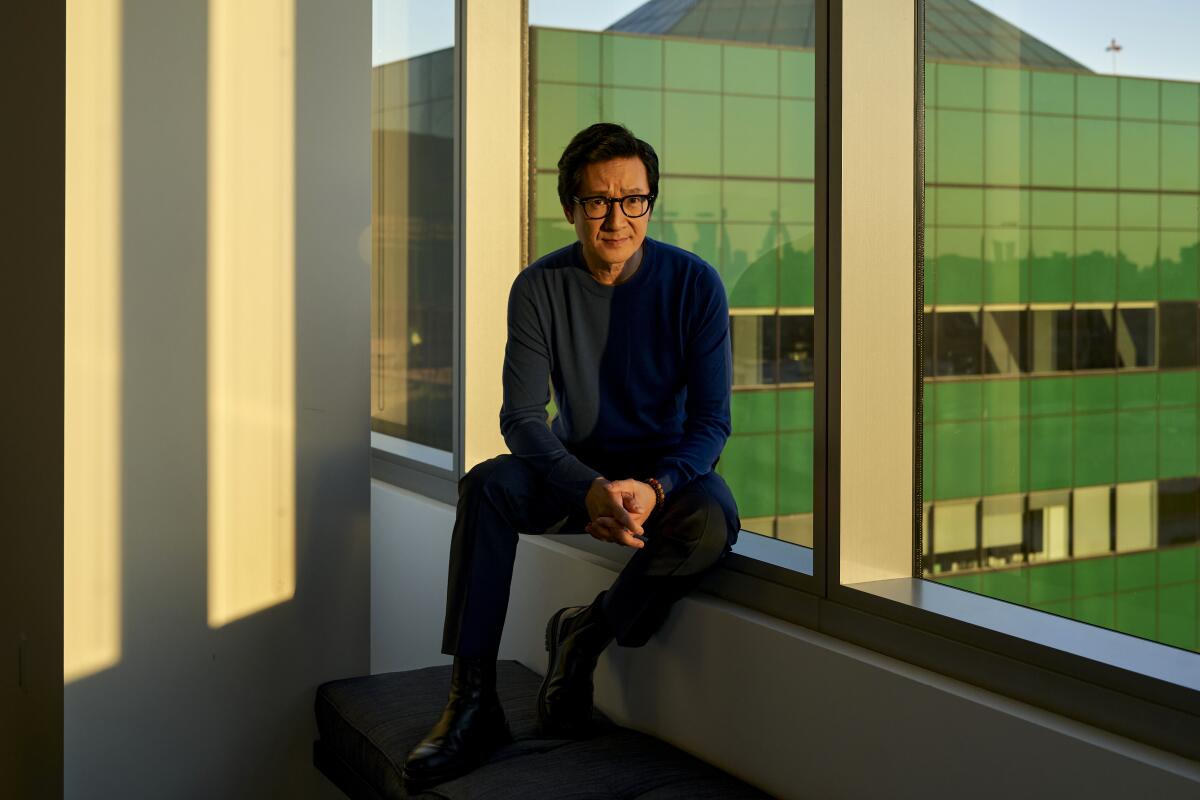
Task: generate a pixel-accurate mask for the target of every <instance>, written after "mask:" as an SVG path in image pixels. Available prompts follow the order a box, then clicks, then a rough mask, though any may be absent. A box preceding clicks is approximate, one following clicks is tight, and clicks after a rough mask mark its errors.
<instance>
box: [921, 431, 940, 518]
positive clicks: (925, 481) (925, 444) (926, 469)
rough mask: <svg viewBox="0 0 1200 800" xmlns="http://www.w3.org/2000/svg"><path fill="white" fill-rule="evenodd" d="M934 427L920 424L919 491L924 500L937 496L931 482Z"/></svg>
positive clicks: (932, 476)
mask: <svg viewBox="0 0 1200 800" xmlns="http://www.w3.org/2000/svg"><path fill="white" fill-rule="evenodd" d="M935 432H936V429H935V428H934V426H932V425H922V426H921V447H922V452H923V453H924V457H923V458H922V459H921V493H922V496H923V497H924V498H925V499H926V500H932V499H933V498H934V497H936V496H937V492H936V491H935V486H934V483H933V478H934V475H933V456H934V445H933V442H934V434H935Z"/></svg>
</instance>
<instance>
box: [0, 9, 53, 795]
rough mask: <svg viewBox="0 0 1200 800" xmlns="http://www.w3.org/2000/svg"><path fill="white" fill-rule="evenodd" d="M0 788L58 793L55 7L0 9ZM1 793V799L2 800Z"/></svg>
mask: <svg viewBox="0 0 1200 800" xmlns="http://www.w3.org/2000/svg"><path fill="white" fill-rule="evenodd" d="M5 12H6V13H5V22H4V24H3V25H0V96H3V97H4V100H5V107H6V116H5V120H6V122H7V123H8V124H5V125H3V126H0V142H3V145H4V153H5V154H6V156H7V157H6V158H5V187H4V189H5V190H4V192H3V196H2V198H0V213H2V215H3V219H4V230H5V233H6V236H5V237H4V238H5V243H4V253H5V261H4V278H3V289H2V290H0V341H3V342H4V388H5V391H4V393H3V394H4V400H3V401H2V402H0V407H2V408H3V410H4V421H5V426H4V428H5V433H4V446H3V450H4V457H3V458H2V459H0V501H2V506H0V508H2V509H3V510H2V511H0V642H2V644H0V663H2V664H3V665H4V666H3V667H2V668H0V795H3V796H5V797H9V796H13V797H38V798H54V797H61V796H62V753H63V683H62V660H63V639H62V633H63V573H62V563H63V558H62V557H63V519H62V514H61V513H58V511H57V509H60V508H61V507H62V496H63V468H62V449H63V435H62V413H63V370H62V359H63V130H64V123H63V117H64V103H63V84H64V78H65V76H64V66H65V63H66V60H65V58H64V54H65V51H66V41H65V36H64V34H65V27H66V26H65V18H64V8H63V4H62V3H26V4H22V5H21V6H20V7H19V8H15V9H9V8H6V9H5ZM10 793H11V794H10Z"/></svg>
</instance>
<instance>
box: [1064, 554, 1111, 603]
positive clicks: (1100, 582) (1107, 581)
mask: <svg viewBox="0 0 1200 800" xmlns="http://www.w3.org/2000/svg"><path fill="white" fill-rule="evenodd" d="M1071 566H1072V568H1073V569H1074V570H1075V594H1076V595H1078V596H1080V597H1087V596H1088V595H1098V594H1105V595H1107V594H1112V593H1113V592H1114V591H1115V590H1116V582H1117V564H1116V559H1115V558H1112V557H1111V556H1104V557H1102V558H1085V559H1080V560H1078V561H1075V562H1074V563H1073V564H1072V565H1071Z"/></svg>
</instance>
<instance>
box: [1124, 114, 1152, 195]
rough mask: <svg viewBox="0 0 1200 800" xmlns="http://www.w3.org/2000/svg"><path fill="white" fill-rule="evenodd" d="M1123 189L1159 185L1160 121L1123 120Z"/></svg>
mask: <svg viewBox="0 0 1200 800" xmlns="http://www.w3.org/2000/svg"><path fill="white" fill-rule="evenodd" d="M1118 135H1119V137H1120V138H1119V142H1120V147H1119V158H1120V173H1119V180H1120V185H1121V188H1122V189H1157V188H1158V125H1157V124H1156V123H1153V122H1129V121H1126V120H1122V121H1121V123H1120V130H1119V134H1118Z"/></svg>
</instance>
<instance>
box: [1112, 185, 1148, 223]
mask: <svg viewBox="0 0 1200 800" xmlns="http://www.w3.org/2000/svg"><path fill="white" fill-rule="evenodd" d="M1118 197H1119V203H1118V204H1117V208H1118V213H1119V214H1120V215H1121V216H1120V220H1121V224H1120V227H1122V228H1157V227H1158V195H1156V194H1141V193H1136V192H1125V193H1123V194H1121V195H1119V196H1118Z"/></svg>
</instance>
